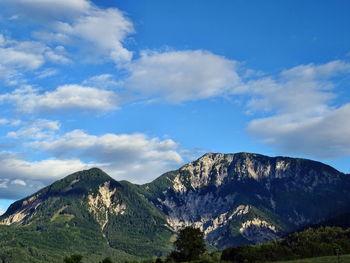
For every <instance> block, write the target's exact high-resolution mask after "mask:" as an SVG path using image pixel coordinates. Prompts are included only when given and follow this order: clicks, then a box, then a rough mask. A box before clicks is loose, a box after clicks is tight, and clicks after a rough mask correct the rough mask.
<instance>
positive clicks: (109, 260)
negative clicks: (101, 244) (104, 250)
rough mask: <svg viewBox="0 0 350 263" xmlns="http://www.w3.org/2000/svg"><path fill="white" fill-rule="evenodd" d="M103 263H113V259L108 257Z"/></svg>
mask: <svg viewBox="0 0 350 263" xmlns="http://www.w3.org/2000/svg"><path fill="white" fill-rule="evenodd" d="M102 263H113V261H112V259H111V258H109V257H107V258H105V259H104V260H102Z"/></svg>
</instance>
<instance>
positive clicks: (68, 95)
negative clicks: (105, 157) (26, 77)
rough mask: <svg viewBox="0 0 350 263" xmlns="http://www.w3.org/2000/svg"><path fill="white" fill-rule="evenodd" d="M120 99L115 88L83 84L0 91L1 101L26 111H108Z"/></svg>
mask: <svg viewBox="0 0 350 263" xmlns="http://www.w3.org/2000/svg"><path fill="white" fill-rule="evenodd" d="M118 100H119V98H118V96H117V95H116V94H115V93H114V92H112V91H108V90H103V89H97V88H93V87H85V86H80V85H64V86H60V87H58V88H57V89H55V90H53V91H46V92H44V93H41V94H40V93H39V92H38V90H35V89H33V88H32V87H30V86H26V87H22V88H20V89H17V90H15V91H13V92H12V93H7V94H2V95H0V103H1V102H2V103H6V102H10V103H13V104H15V105H16V106H17V110H18V111H20V112H23V113H34V112H39V113H47V112H57V111H61V112H62V111H72V110H80V111H88V112H106V111H111V110H115V109H117V107H118Z"/></svg>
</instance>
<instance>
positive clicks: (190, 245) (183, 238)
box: [169, 227, 206, 262]
mask: <svg viewBox="0 0 350 263" xmlns="http://www.w3.org/2000/svg"><path fill="white" fill-rule="evenodd" d="M174 245H175V247H176V251H173V252H172V253H171V254H170V255H169V257H171V258H173V259H174V260H175V261H176V262H183V261H192V260H196V259H199V257H200V256H201V255H202V254H203V253H204V252H205V250H206V249H205V241H204V233H203V232H202V231H201V230H200V229H199V228H193V227H186V228H184V229H181V230H180V232H179V236H178V238H177V240H176V241H175V243H174Z"/></svg>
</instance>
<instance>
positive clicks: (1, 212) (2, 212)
mask: <svg viewBox="0 0 350 263" xmlns="http://www.w3.org/2000/svg"><path fill="white" fill-rule="evenodd" d="M5 212H6V211H5V210H3V209H2V208H0V216H1V215H2V214H4V213H5Z"/></svg>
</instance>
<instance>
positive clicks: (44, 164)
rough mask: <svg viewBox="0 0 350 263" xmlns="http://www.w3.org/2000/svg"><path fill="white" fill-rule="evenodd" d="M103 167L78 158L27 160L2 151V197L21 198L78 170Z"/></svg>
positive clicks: (0, 160) (0, 196) (0, 180)
mask: <svg viewBox="0 0 350 263" xmlns="http://www.w3.org/2000/svg"><path fill="white" fill-rule="evenodd" d="M97 166H99V167H101V168H103V164H99V163H84V162H82V161H80V160H78V159H64V160H57V159H47V160H41V161H34V162H30V161H26V160H24V159H23V158H22V156H20V155H19V154H16V153H11V152H0V174H2V175H3V178H1V179H0V188H1V191H0V198H4V199H19V198H22V197H25V196H26V195H29V194H32V193H34V192H36V191H38V190H39V189H41V188H42V187H44V186H45V185H47V184H49V183H52V182H53V181H55V180H58V179H61V178H62V177H64V176H66V175H69V174H71V173H74V172H76V171H80V170H85V169H90V168H92V167H97Z"/></svg>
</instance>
